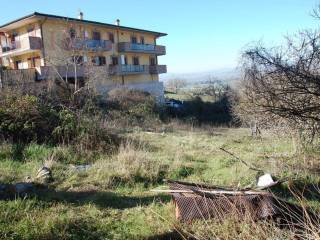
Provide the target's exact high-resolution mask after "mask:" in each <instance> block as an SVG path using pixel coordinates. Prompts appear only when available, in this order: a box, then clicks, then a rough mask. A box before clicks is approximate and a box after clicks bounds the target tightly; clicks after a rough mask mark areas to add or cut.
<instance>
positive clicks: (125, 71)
mask: <svg viewBox="0 0 320 240" xmlns="http://www.w3.org/2000/svg"><path fill="white" fill-rule="evenodd" d="M109 73H110V74H111V75H129V74H147V73H148V66H147V65H116V66H110V69H109Z"/></svg>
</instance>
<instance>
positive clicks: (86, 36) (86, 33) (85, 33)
mask: <svg viewBox="0 0 320 240" xmlns="http://www.w3.org/2000/svg"><path fill="white" fill-rule="evenodd" d="M84 38H85V39H88V38H89V33H88V31H87V30H85V31H84Z"/></svg>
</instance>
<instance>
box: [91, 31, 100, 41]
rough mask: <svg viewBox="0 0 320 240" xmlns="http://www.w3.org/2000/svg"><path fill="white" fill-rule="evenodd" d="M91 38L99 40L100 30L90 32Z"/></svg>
mask: <svg viewBox="0 0 320 240" xmlns="http://www.w3.org/2000/svg"><path fill="white" fill-rule="evenodd" d="M92 38H93V40H101V34H100V32H92Z"/></svg>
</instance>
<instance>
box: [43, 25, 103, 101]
mask: <svg viewBox="0 0 320 240" xmlns="http://www.w3.org/2000/svg"><path fill="white" fill-rule="evenodd" d="M88 43H89V44H88ZM51 44H52V45H53V49H54V51H52V52H51V54H50V55H49V57H47V58H46V59H45V60H46V62H47V63H48V65H49V67H48V72H47V74H46V75H47V77H49V78H51V79H52V80H53V81H51V82H55V83H56V84H58V85H59V86H60V87H62V88H63V90H64V91H65V92H66V93H67V94H68V95H69V96H70V97H71V99H74V97H75V96H76V95H78V94H79V93H81V92H82V91H84V90H88V89H91V90H94V87H95V86H96V85H98V84H99V83H103V82H104V83H105V82H106V80H107V79H108V78H109V69H108V67H107V65H104V66H97V61H99V56H103V54H102V50H103V48H101V46H100V44H101V45H103V44H104V42H103V41H101V43H98V44H95V43H94V44H92V43H91V44H90V41H88V39H87V36H86V34H85V31H84V29H78V28H77V26H75V25H73V24H72V23H71V22H68V21H66V22H65V24H64V28H63V29H61V31H59V32H57V33H56V34H55V39H54V41H53V42H52V43H51ZM91 45H93V46H91ZM95 45H97V46H95ZM102 47H103V46H102ZM92 48H94V49H92ZM89 50H90V51H91V52H92V50H94V51H95V56H97V58H98V59H97V61H96V59H95V58H91V59H90V56H88V52H89ZM56 84H54V85H56Z"/></svg>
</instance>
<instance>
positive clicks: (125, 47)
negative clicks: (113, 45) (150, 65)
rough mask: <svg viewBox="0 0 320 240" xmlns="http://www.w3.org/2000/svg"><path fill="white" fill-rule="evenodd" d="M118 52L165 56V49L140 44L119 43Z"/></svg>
mask: <svg viewBox="0 0 320 240" xmlns="http://www.w3.org/2000/svg"><path fill="white" fill-rule="evenodd" d="M118 51H119V52H139V53H152V54H156V55H165V54H166V47H165V46H160V45H153V44H141V43H130V42H120V43H119V44H118Z"/></svg>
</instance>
